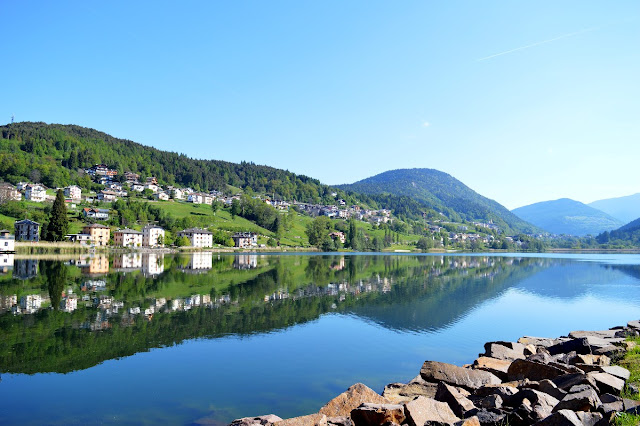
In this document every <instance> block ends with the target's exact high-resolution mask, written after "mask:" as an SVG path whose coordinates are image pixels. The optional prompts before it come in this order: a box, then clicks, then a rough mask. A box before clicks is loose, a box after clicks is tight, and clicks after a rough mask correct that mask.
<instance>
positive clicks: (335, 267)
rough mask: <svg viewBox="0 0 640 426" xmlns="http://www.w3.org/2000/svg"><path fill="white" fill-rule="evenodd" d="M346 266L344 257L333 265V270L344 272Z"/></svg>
mask: <svg viewBox="0 0 640 426" xmlns="http://www.w3.org/2000/svg"><path fill="white" fill-rule="evenodd" d="M344 266H345V263H344V256H342V257H341V258H340V260H338V261H337V262H333V263H332V264H331V269H333V270H334V271H342V270H343V269H344Z"/></svg>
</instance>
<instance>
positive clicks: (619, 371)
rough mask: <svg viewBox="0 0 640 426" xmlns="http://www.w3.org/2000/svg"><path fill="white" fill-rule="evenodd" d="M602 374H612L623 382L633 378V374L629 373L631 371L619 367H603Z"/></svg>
mask: <svg viewBox="0 0 640 426" xmlns="http://www.w3.org/2000/svg"><path fill="white" fill-rule="evenodd" d="M602 372H603V373H608V374H611V375H612V376H615V377H617V378H619V379H622V380H629V377H631V373H630V372H629V370H627V369H626V368H624V367H620V366H619V365H611V366H606V367H602Z"/></svg>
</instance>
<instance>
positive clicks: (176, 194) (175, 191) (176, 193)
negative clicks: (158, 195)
mask: <svg viewBox="0 0 640 426" xmlns="http://www.w3.org/2000/svg"><path fill="white" fill-rule="evenodd" d="M171 195H173V199H174V200H182V199H183V198H184V191H183V190H182V189H180V188H172V189H171Z"/></svg>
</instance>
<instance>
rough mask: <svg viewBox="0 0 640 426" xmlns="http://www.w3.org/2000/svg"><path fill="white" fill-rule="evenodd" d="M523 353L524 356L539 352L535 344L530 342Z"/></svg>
mask: <svg viewBox="0 0 640 426" xmlns="http://www.w3.org/2000/svg"><path fill="white" fill-rule="evenodd" d="M523 353H524V356H529V355H535V354H537V353H538V350H537V348H536V347H535V346H534V345H532V344H528V345H526V346H525V347H524V351H523Z"/></svg>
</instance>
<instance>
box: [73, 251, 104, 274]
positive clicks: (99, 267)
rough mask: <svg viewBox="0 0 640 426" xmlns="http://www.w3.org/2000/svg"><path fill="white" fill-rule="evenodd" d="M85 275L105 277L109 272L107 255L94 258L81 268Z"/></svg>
mask: <svg viewBox="0 0 640 426" xmlns="http://www.w3.org/2000/svg"><path fill="white" fill-rule="evenodd" d="M80 270H81V271H82V273H83V274H88V275H104V274H106V273H108V272H109V258H108V257H107V256H105V255H98V256H93V257H90V258H89V259H87V261H86V262H84V264H83V266H81V267H80Z"/></svg>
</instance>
